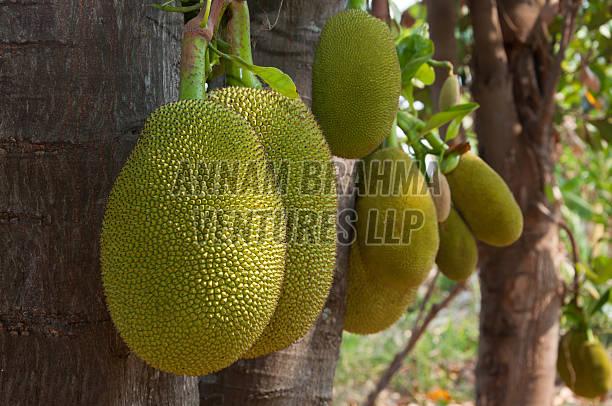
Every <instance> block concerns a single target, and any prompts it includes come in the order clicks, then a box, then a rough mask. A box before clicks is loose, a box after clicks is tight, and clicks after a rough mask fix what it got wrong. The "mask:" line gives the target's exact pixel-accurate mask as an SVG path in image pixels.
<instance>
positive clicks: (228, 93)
mask: <svg viewBox="0 0 612 406" xmlns="http://www.w3.org/2000/svg"><path fill="white" fill-rule="evenodd" d="M210 100H212V101H217V102H219V103H221V104H223V105H224V106H227V107H228V108H230V109H233V110H235V111H236V112H238V113H239V114H241V115H242V117H244V118H245V119H246V120H247V121H248V122H249V124H250V125H251V126H252V127H253V128H254V130H255V132H256V133H257V134H258V135H259V137H260V140H261V142H262V143H263V145H264V149H265V151H266V153H267V155H268V157H269V158H270V159H271V161H272V162H273V163H274V164H275V166H276V168H277V169H280V168H281V165H282V164H283V163H284V164H285V165H286V167H285V168H284V169H282V170H280V171H277V175H278V176H279V179H278V183H279V184H283V185H285V187H284V191H283V193H282V198H283V203H284V205H285V208H286V210H287V216H288V223H287V227H288V228H287V237H288V241H287V259H286V266H285V279H284V282H283V288H282V293H281V297H280V299H279V303H278V307H277V308H276V312H275V313H274V316H273V317H272V320H271V321H270V324H269V325H268V327H267V328H266V330H265V331H264V333H263V335H262V336H261V338H260V339H259V340H258V341H257V343H256V344H255V345H254V346H253V347H252V348H251V349H250V350H249V351H248V352H247V353H246V354H244V355H243V357H244V358H254V357H258V356H261V355H264V354H268V353H270V352H274V351H277V350H280V349H283V348H285V347H287V346H289V345H291V344H292V343H294V342H295V341H296V340H298V339H299V338H300V337H302V336H303V335H304V334H306V333H307V332H308V330H309V329H310V328H311V326H312V325H313V323H314V322H315V320H316V319H317V317H318V315H319V313H320V312H321V310H322V309H323V306H324V304H325V300H326V299H327V296H328V294H329V290H330V288H331V284H332V280H333V271H334V267H335V260H336V216H335V213H336V205H337V201H336V200H337V197H336V178H335V172H334V166H333V163H332V156H331V153H330V151H329V147H328V146H327V144H326V142H325V139H324V137H323V134H322V133H321V130H320V129H319V127H318V125H317V123H316V121H315V119H314V117H313V116H312V114H311V113H310V111H309V110H308V108H307V107H306V106H305V105H304V103H302V101H300V100H295V99H289V98H287V97H284V96H282V95H280V94H278V93H276V92H273V91H270V90H260V89H251V88H244V87H229V88H224V89H220V90H217V91H215V92H213V93H212V94H211V95H210ZM311 214H313V215H314V216H315V219H316V220H317V221H311V219H312V218H311V219H309V218H308V217H307V216H310V215H311ZM324 219H325V220H327V221H325V222H321V220H324Z"/></svg>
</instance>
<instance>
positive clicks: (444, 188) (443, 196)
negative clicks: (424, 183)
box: [429, 170, 451, 223]
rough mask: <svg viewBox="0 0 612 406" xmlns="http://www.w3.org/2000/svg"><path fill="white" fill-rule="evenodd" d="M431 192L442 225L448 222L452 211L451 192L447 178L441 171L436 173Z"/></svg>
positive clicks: (433, 177) (430, 187) (432, 180)
mask: <svg viewBox="0 0 612 406" xmlns="http://www.w3.org/2000/svg"><path fill="white" fill-rule="evenodd" d="M429 190H430V192H431V197H432V199H433V202H434V205H435V206H436V214H437V215H438V222H439V223H442V222H444V221H446V219H447V218H448V215H449V214H450V211H451V192H450V187H449V186H448V181H447V180H446V176H444V174H443V173H442V172H441V171H439V170H436V171H435V172H434V174H433V176H432V179H431V185H430V186H429Z"/></svg>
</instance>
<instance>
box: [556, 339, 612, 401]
mask: <svg viewBox="0 0 612 406" xmlns="http://www.w3.org/2000/svg"><path fill="white" fill-rule="evenodd" d="M557 371H558V372H559V375H560V376H561V379H562V380H563V382H564V383H565V384H566V385H567V387H568V388H570V389H571V390H572V391H573V392H574V393H575V394H576V395H578V396H582V397H585V398H596V397H599V396H604V395H605V394H606V393H608V391H609V390H610V389H612V364H611V363H610V359H609V358H608V353H607V352H606V349H605V348H604V347H603V345H601V342H599V340H598V339H597V338H595V337H592V338H591V339H590V340H589V339H588V337H587V334H586V332H583V331H578V330H570V331H569V332H568V333H566V334H565V335H564V336H563V337H562V338H561V341H560V342H559V355H558V357H557Z"/></svg>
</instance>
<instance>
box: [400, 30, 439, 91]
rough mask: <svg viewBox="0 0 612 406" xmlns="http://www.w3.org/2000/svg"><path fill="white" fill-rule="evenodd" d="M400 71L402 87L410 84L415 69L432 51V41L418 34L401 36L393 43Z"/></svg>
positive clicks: (417, 68) (425, 60)
mask: <svg viewBox="0 0 612 406" xmlns="http://www.w3.org/2000/svg"><path fill="white" fill-rule="evenodd" d="M395 48H396V50H397V57H398V59H399V63H400V68H401V71H402V87H405V86H407V85H409V84H410V82H411V80H412V78H413V77H414V76H415V75H416V73H417V71H418V70H419V68H420V67H421V65H423V64H424V63H426V62H427V61H428V60H429V59H431V57H432V56H433V53H434V45H433V42H432V41H431V40H429V39H427V38H425V37H423V36H422V35H420V34H417V33H413V34H411V35H406V36H402V37H400V38H399V39H398V41H397V43H396V44H395Z"/></svg>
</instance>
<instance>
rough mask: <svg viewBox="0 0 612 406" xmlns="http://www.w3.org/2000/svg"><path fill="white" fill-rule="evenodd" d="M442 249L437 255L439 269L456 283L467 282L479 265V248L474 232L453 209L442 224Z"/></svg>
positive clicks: (440, 226)
mask: <svg viewBox="0 0 612 406" xmlns="http://www.w3.org/2000/svg"><path fill="white" fill-rule="evenodd" d="M438 228H439V232H440V248H439V249H438V254H437V255H436V264H437V265H438V269H440V272H442V273H443V274H444V275H445V276H446V277H447V278H449V279H452V280H454V281H464V280H466V279H467V278H468V277H469V276H470V275H471V274H472V273H473V272H474V271H475V270H476V264H477V263H478V247H477V246H476V240H475V239H474V236H473V235H472V232H471V231H470V229H469V228H468V226H467V225H465V223H464V222H463V219H462V218H461V216H459V213H457V211H456V210H454V209H451V210H450V214H449V216H448V218H447V219H446V221H445V222H443V223H440V224H439V226H438Z"/></svg>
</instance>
